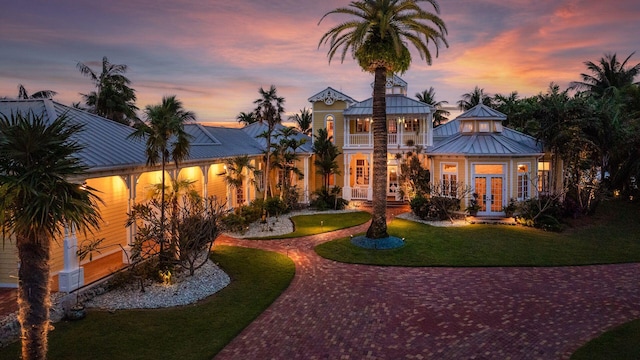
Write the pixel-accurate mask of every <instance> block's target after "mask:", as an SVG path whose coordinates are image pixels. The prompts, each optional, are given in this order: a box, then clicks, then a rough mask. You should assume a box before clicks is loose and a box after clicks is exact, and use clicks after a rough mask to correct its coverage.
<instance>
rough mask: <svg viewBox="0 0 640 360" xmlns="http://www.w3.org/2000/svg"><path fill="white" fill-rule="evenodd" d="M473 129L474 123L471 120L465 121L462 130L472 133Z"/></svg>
mask: <svg viewBox="0 0 640 360" xmlns="http://www.w3.org/2000/svg"><path fill="white" fill-rule="evenodd" d="M472 131H473V123H471V122H470V121H467V122H465V123H463V125H462V132H465V133H470V132H472Z"/></svg>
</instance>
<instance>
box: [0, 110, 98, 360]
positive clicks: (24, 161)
mask: <svg viewBox="0 0 640 360" xmlns="http://www.w3.org/2000/svg"><path fill="white" fill-rule="evenodd" d="M81 130H82V125H79V124H76V123H72V122H71V121H69V120H68V118H67V117H66V116H64V115H63V116H60V117H58V118H57V119H55V120H54V121H52V122H51V123H47V121H45V120H44V118H43V116H38V115H34V113H32V112H30V113H27V114H21V113H17V114H12V115H11V116H10V117H7V116H5V115H1V116H0V199H2V200H0V227H2V235H3V239H4V237H5V236H7V235H13V236H15V241H16V245H17V247H18V257H19V259H20V269H19V270H18V306H19V313H18V320H19V321H20V326H21V329H22V336H21V338H22V359H45V358H46V354H47V334H48V331H49V307H50V302H49V291H50V278H49V275H50V274H49V271H50V270H49V254H50V246H51V240H52V239H54V238H56V237H60V236H62V235H63V233H64V230H65V229H73V230H80V231H84V230H87V229H92V228H97V227H98V225H99V222H100V214H99V210H98V202H100V199H99V198H98V197H97V196H96V195H95V194H94V190H93V189H91V188H88V187H86V186H82V184H81V183H78V182H76V181H73V180H72V179H78V178H81V177H82V176H83V175H84V174H85V172H86V170H87V167H86V166H85V165H83V164H82V162H81V160H80V159H78V158H77V157H76V154H77V153H78V152H79V151H80V150H81V149H82V148H83V146H82V145H81V144H79V143H78V142H77V141H76V140H75V139H74V138H75V136H76V134H77V133H78V132H80V131H81Z"/></svg>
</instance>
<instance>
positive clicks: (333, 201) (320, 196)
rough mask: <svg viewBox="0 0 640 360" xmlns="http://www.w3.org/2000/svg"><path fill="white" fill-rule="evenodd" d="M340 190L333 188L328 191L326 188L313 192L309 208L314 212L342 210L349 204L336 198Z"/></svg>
mask: <svg viewBox="0 0 640 360" xmlns="http://www.w3.org/2000/svg"><path fill="white" fill-rule="evenodd" d="M341 190H342V188H340V187H338V186H335V187H333V188H332V189H331V191H328V190H327V188H326V187H323V188H322V189H320V190H316V191H314V192H313V195H312V199H311V203H310V206H311V207H312V208H314V209H316V210H329V209H334V210H342V209H344V208H345V207H346V206H347V204H349V202H348V201H347V200H345V199H343V198H341V197H339V196H338V194H339V193H340V191H341Z"/></svg>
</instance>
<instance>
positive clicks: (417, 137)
mask: <svg viewBox="0 0 640 360" xmlns="http://www.w3.org/2000/svg"><path fill="white" fill-rule="evenodd" d="M422 140H423V136H422V134H416V133H408V134H402V145H407V143H408V142H409V141H412V142H413V144H414V145H424V144H423V143H422V142H423V141H422Z"/></svg>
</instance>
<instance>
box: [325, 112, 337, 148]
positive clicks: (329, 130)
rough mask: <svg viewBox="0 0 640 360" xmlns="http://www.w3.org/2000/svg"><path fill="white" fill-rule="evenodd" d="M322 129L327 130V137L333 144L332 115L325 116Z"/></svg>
mask: <svg viewBox="0 0 640 360" xmlns="http://www.w3.org/2000/svg"><path fill="white" fill-rule="evenodd" d="M324 127H325V128H326V129H327V136H328V137H329V138H330V139H331V142H332V143H334V144H335V143H336V136H335V135H336V134H335V119H334V118H333V115H327V116H326V117H325V118H324Z"/></svg>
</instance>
